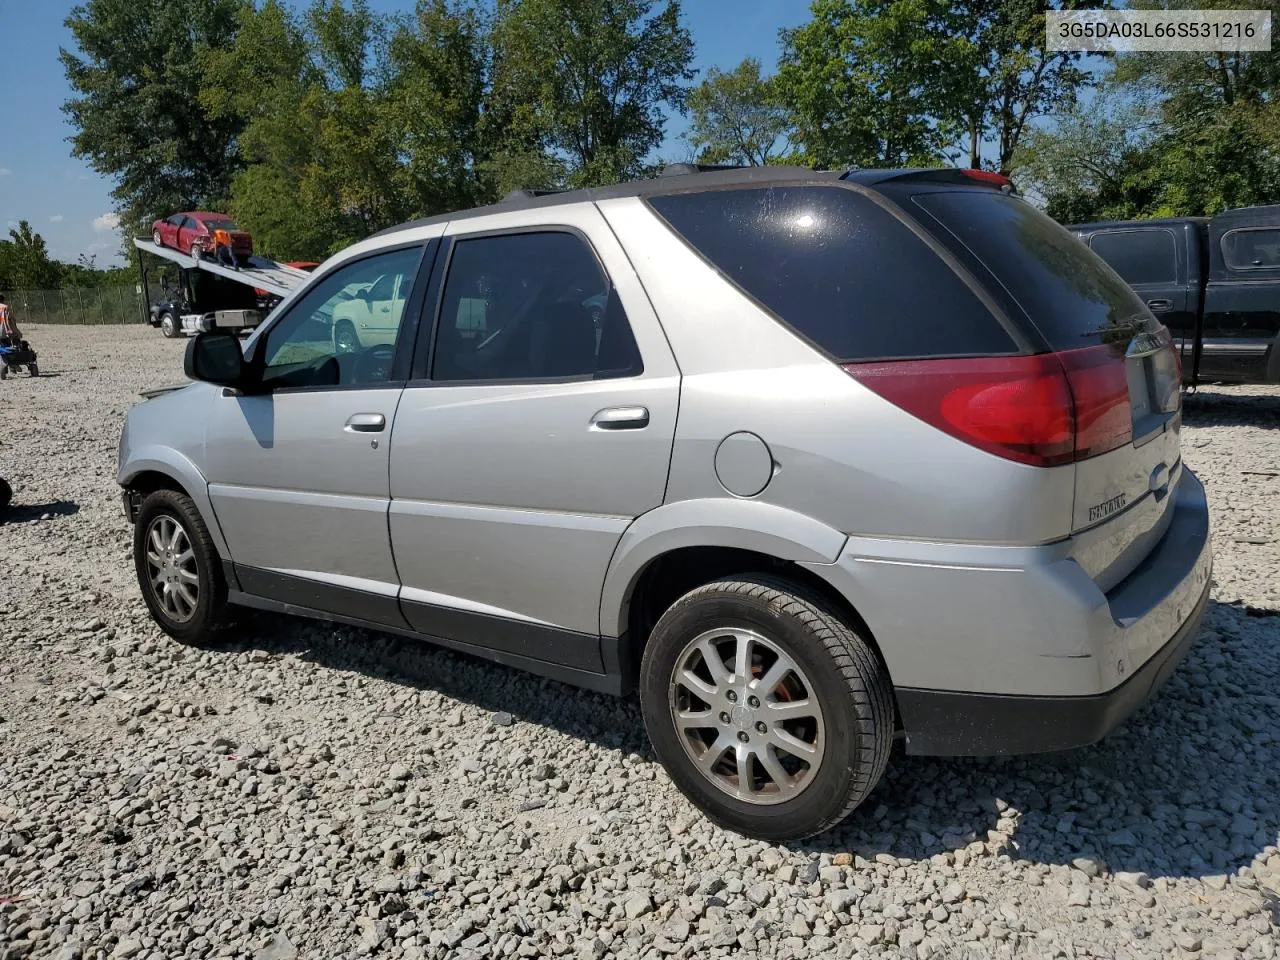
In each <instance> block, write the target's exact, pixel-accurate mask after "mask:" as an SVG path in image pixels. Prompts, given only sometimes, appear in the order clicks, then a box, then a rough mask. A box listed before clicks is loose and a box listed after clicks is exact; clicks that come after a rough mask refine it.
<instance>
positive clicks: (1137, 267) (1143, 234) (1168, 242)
mask: <svg viewBox="0 0 1280 960" xmlns="http://www.w3.org/2000/svg"><path fill="white" fill-rule="evenodd" d="M1089 246H1090V247H1092V248H1093V252H1094V253H1096V254H1097V255H1098V256H1100V257H1101V258H1102V259H1103V260H1105V261H1107V263H1109V264H1110V265H1111V268H1112V269H1113V270H1115V272H1116V273H1118V274H1120V276H1122V277H1124V279H1125V282H1126V283H1175V282H1177V279H1178V272H1177V271H1178V254H1177V251H1176V249H1175V247H1174V242H1173V231H1171V230H1116V231H1114V232H1110V233H1095V234H1094V235H1093V237H1091V238H1090V240H1089Z"/></svg>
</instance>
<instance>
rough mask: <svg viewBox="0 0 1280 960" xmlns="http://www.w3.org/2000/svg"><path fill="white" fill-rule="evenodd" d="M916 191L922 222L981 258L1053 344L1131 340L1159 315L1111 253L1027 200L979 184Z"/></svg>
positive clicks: (1067, 345)
mask: <svg viewBox="0 0 1280 960" xmlns="http://www.w3.org/2000/svg"><path fill="white" fill-rule="evenodd" d="M912 199H913V201H914V203H915V205H916V206H917V207H919V208H920V209H921V210H923V211H924V212H925V213H926V214H927V215H928V216H927V217H925V218H922V220H921V222H922V223H925V224H926V225H929V228H930V230H931V232H933V233H934V234H935V235H936V236H937V237H938V238H939V239H940V240H942V241H943V242H944V243H947V244H950V245H957V244H958V245H960V246H962V247H965V248H967V249H968V251H969V252H970V253H971V254H972V255H973V256H974V257H976V258H977V259H978V260H979V261H981V262H982V264H983V265H984V266H985V267H986V269H987V270H988V271H990V273H991V275H992V276H993V277H994V279H995V281H996V282H997V283H999V284H1000V285H1001V286H1003V287H1004V289H1005V290H1006V291H1007V293H1008V294H1009V296H1010V297H1012V298H1013V300H1014V302H1016V303H1017V305H1018V307H1019V308H1021V310H1022V312H1023V313H1024V314H1026V317H1027V319H1028V320H1029V321H1030V323H1031V324H1032V326H1034V327H1035V328H1036V329H1037V330H1038V331H1039V332H1040V334H1041V336H1042V337H1043V338H1044V339H1045V340H1046V341H1047V342H1048V344H1049V346H1050V347H1051V348H1052V349H1054V350H1071V349H1074V348H1076V347H1088V346H1093V345H1095V344H1098V343H1110V342H1115V341H1117V340H1126V341H1127V340H1128V339H1129V335H1130V334H1131V333H1132V330H1133V328H1134V325H1135V324H1137V325H1144V324H1150V323H1152V322H1153V320H1152V317H1151V314H1150V312H1149V311H1148V310H1147V308H1146V305H1145V304H1144V303H1143V302H1142V299H1141V298H1140V297H1139V296H1138V295H1137V294H1136V293H1134V292H1133V290H1132V289H1131V288H1130V287H1129V285H1128V284H1127V283H1125V282H1124V280H1123V279H1122V278H1121V277H1120V275H1119V274H1117V273H1116V272H1115V271H1114V270H1112V269H1111V268H1110V267H1109V266H1107V264H1106V261H1104V260H1103V259H1102V258H1101V257H1099V256H1098V255H1097V254H1096V253H1094V252H1093V251H1092V250H1090V249H1089V248H1088V247H1087V246H1085V245H1084V244H1083V243H1081V242H1080V239H1079V238H1078V237H1076V236H1075V235H1074V234H1072V233H1071V232H1070V231H1069V230H1067V229H1066V228H1065V227H1063V226H1061V225H1060V224H1058V223H1057V222H1056V221H1054V220H1052V219H1050V218H1049V217H1047V216H1046V215H1045V214H1043V213H1041V212H1040V211H1039V210H1037V209H1036V208H1035V207H1033V206H1031V204H1029V203H1027V202H1026V201H1025V200H1021V199H1019V198H1017V197H1011V196H1008V195H1006V194H1003V193H997V192H996V191H994V190H977V189H971V190H947V191H930V192H928V193H918V194H916V195H915V196H914V197H913V198H912Z"/></svg>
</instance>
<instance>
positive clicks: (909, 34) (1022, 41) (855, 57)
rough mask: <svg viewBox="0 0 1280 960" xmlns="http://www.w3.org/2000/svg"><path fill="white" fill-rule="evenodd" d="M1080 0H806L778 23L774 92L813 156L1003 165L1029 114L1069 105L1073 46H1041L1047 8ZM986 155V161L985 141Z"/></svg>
mask: <svg viewBox="0 0 1280 960" xmlns="http://www.w3.org/2000/svg"><path fill="white" fill-rule="evenodd" d="M1086 5H1097V4H1096V3H1095V4H1088V3H1085V2H1083V0H1060V2H1049V0H965V2H959V0H814V3H813V5H812V7H811V12H812V14H813V19H812V20H811V21H810V22H809V23H806V24H804V25H802V26H800V27H798V28H796V29H794V30H790V31H785V32H784V34H783V46H784V49H783V55H782V63H781V66H780V68H779V72H778V79H777V83H778V92H779V94H780V96H781V99H782V101H783V102H784V103H785V104H787V106H788V107H789V108H790V109H791V111H792V112H793V114H794V121H795V124H796V127H797V131H796V136H795V139H796V140H797V141H798V142H799V144H800V145H801V146H802V147H803V149H804V152H805V154H806V155H807V157H808V158H809V159H810V160H811V161H812V162H813V163H815V164H817V165H819V166H823V167H839V166H864V167H865V166H907V165H924V166H935V165H938V164H941V163H944V162H957V161H958V160H959V159H960V158H961V157H963V158H964V159H965V160H966V161H967V163H968V165H970V166H974V167H983V166H986V167H994V168H996V169H998V170H1001V171H1005V172H1007V171H1008V170H1009V168H1010V166H1011V164H1012V158H1013V154H1014V151H1015V150H1016V148H1017V144H1018V141H1019V140H1020V139H1021V137H1022V135H1023V133H1024V131H1025V130H1026V129H1027V127H1028V124H1029V123H1030V122H1031V121H1032V120H1033V119H1034V118H1035V117H1037V116H1040V115H1043V114H1045V113H1047V112H1051V111H1054V110H1059V109H1062V108H1064V107H1067V106H1069V105H1070V104H1071V103H1073V102H1074V100H1075V95H1076V91H1077V90H1078V89H1079V88H1080V87H1081V86H1082V85H1084V84H1085V82H1086V81H1087V79H1088V78H1087V74H1086V73H1085V72H1084V71H1083V70H1081V69H1080V68H1079V65H1078V62H1077V61H1078V59H1079V58H1078V55H1075V54H1065V53H1051V52H1049V51H1047V50H1046V49H1045V12H1046V10H1049V9H1061V8H1064V7H1075V6H1086ZM987 140H994V142H995V145H996V156H995V157H994V159H993V160H991V161H984V158H983V156H982V148H983V143H984V142H985V141H987Z"/></svg>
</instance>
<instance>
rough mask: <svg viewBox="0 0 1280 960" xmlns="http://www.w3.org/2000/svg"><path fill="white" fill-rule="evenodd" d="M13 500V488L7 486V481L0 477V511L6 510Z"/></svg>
mask: <svg viewBox="0 0 1280 960" xmlns="http://www.w3.org/2000/svg"><path fill="white" fill-rule="evenodd" d="M12 500H13V487H11V486H9V481H8V480H6V479H4V477H0V510H5V509H7V508H8V506H9V503H10V501H12Z"/></svg>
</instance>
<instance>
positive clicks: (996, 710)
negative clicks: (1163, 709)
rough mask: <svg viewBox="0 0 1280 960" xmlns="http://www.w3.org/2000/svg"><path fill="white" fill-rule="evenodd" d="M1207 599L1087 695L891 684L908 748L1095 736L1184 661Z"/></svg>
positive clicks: (1024, 749)
mask: <svg viewBox="0 0 1280 960" xmlns="http://www.w3.org/2000/svg"><path fill="white" fill-rule="evenodd" d="M1208 605H1209V585H1208V584H1205V587H1204V592H1203V593H1201V595H1200V600H1199V602H1198V603H1197V604H1196V606H1195V609H1194V610H1193V611H1192V613H1191V616H1190V617H1188V618H1187V620H1186V622H1185V623H1183V625H1182V626H1181V627H1180V628H1179V629H1178V632H1177V633H1175V634H1174V635H1173V637H1172V638H1171V639H1170V640H1169V642H1168V643H1167V644H1166V645H1165V646H1164V647H1163V648H1161V649H1160V650H1159V651H1158V652H1157V653H1156V655H1155V656H1153V657H1152V658H1151V659H1150V660H1148V661H1147V662H1146V663H1145V664H1143V666H1142V668H1141V669H1139V670H1138V672H1137V673H1135V674H1133V675H1132V676H1131V677H1129V679H1128V680H1126V681H1125V682H1124V683H1122V684H1120V686H1118V687H1116V688H1115V689H1114V690H1111V691H1109V692H1108V693H1102V694H1098V695H1096V696H1091V697H1018V696H1007V695H1002V694H986V693H950V692H947V691H942V690H911V689H902V690H898V691H897V697H898V709H899V710H900V712H901V714H902V718H903V724H904V726H905V727H906V730H907V752H908V753H913V754H924V755H929V756H966V757H968V756H1000V755H1005V754H1024V753H1046V752H1048V751H1052V750H1068V749H1070V748H1072V747H1080V746H1084V745H1086V744H1090V743H1096V742H1097V741H1098V740H1101V739H1102V738H1103V737H1105V736H1106V735H1107V734H1108V733H1110V732H1111V731H1112V730H1114V729H1115V728H1116V727H1118V726H1119V725H1120V724H1121V723H1123V722H1124V721H1125V720H1126V719H1127V718H1128V717H1129V715H1130V714H1132V713H1133V712H1134V711H1135V710H1137V709H1138V708H1139V707H1140V706H1142V705H1143V704H1144V703H1146V702H1147V700H1149V699H1151V697H1152V696H1154V695H1155V693H1156V691H1157V690H1159V689H1160V687H1161V686H1163V685H1164V682H1165V681H1166V680H1168V679H1169V676H1170V675H1171V674H1172V673H1173V671H1174V669H1175V668H1176V667H1177V666H1178V664H1179V663H1180V662H1181V661H1182V658H1183V657H1184V656H1185V655H1186V653H1187V651H1188V650H1189V649H1191V644H1192V642H1193V641H1194V640H1195V638H1196V635H1197V633H1198V632H1199V630H1200V623H1201V621H1202V620H1203V619H1204V612H1205V609H1206V608H1207V607H1208Z"/></svg>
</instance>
